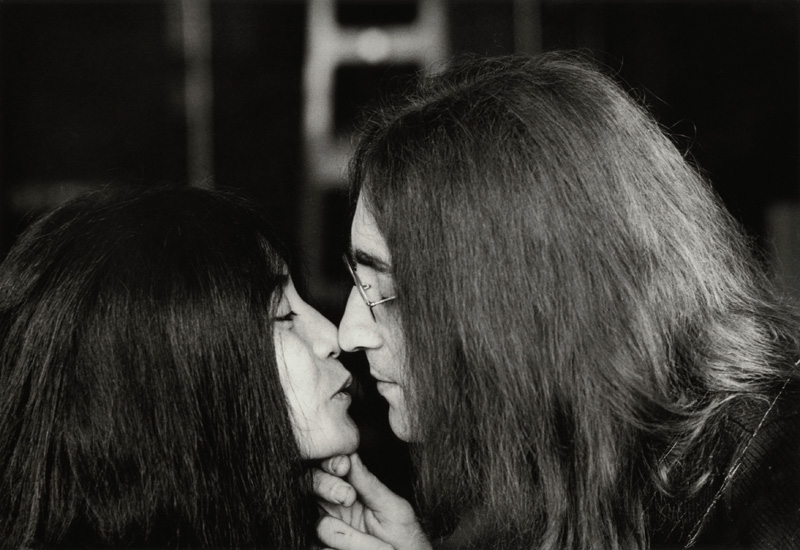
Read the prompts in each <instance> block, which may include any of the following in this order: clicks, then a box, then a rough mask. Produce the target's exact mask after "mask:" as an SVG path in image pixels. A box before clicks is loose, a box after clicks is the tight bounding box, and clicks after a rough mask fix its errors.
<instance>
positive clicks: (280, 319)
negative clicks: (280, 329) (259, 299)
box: [275, 311, 297, 323]
mask: <svg viewBox="0 0 800 550" xmlns="http://www.w3.org/2000/svg"><path fill="white" fill-rule="evenodd" d="M295 317H297V313H295V312H294V311H290V312H289V313H287V314H286V315H279V316H277V317H275V322H276V323H290V322H292V321H294V318H295Z"/></svg>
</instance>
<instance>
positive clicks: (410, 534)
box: [314, 454, 432, 550]
mask: <svg viewBox="0 0 800 550" xmlns="http://www.w3.org/2000/svg"><path fill="white" fill-rule="evenodd" d="M322 468H323V470H325V471H319V470H316V471H315V472H314V491H315V492H316V493H317V496H318V497H320V500H319V503H320V506H321V507H322V508H323V509H324V510H325V511H326V512H327V514H328V515H327V516H324V517H323V518H322V519H320V521H319V523H318V524H317V536H318V537H319V539H320V540H321V541H322V542H323V543H324V544H327V545H329V546H331V547H333V548H337V549H338V550H362V549H369V550H378V549H381V550H384V549H385V550H390V549H394V550H430V549H431V548H432V547H431V544H430V542H428V539H427V538H426V537H425V534H424V533H423V532H422V528H421V526H420V524H419V522H418V521H417V517H416V515H415V514H414V509H413V508H412V507H411V505H410V504H409V503H408V502H407V501H406V500H404V499H403V498H401V497H399V496H398V495H396V494H394V493H393V492H392V491H390V490H389V488H388V487H386V486H385V485H384V484H383V483H381V481H380V480H379V479H378V478H377V477H375V476H374V475H372V473H371V472H370V471H369V470H367V468H366V467H365V466H364V463H363V462H361V459H360V458H359V457H358V455H356V454H353V455H350V457H349V459H348V457H334V458H332V459H328V460H327V461H325V462H324V463H323V464H322ZM342 476H344V479H342ZM356 497H357V498H356Z"/></svg>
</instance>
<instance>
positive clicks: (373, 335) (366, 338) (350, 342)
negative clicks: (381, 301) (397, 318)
mask: <svg viewBox="0 0 800 550" xmlns="http://www.w3.org/2000/svg"><path fill="white" fill-rule="evenodd" d="M380 344H381V335H380V332H379V331H378V325H377V323H376V322H375V319H374V318H373V317H372V312H371V311H370V308H369V306H368V305H367V304H366V303H364V300H363V298H361V295H360V294H359V293H358V291H357V290H356V287H355V286H354V287H353V288H352V290H351V291H350V296H349V297H348V298H347V305H346V306H345V309H344V314H343V315H342V320H341V321H340V322H339V346H340V347H341V349H342V350H344V351H347V352H351V351H358V350H363V349H373V348H377V347H378V346H380Z"/></svg>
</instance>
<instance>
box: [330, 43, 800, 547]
mask: <svg viewBox="0 0 800 550" xmlns="http://www.w3.org/2000/svg"><path fill="white" fill-rule="evenodd" d="M351 177H352V191H353V197H354V199H357V202H356V209H355V214H354V217H353V223H352V227H351V256H352V258H351V263H352V264H353V265H352V266H351V267H352V269H353V270H354V275H355V276H356V277H357V278H358V282H357V285H363V286H362V287H361V288H360V289H359V288H357V289H354V291H353V292H352V293H351V296H350V300H349V302H348V305H347V310H346V311H345V314H344V317H343V319H342V322H341V325H340V336H339V338H340V340H339V341H340V344H341V347H342V349H343V350H346V351H353V350H359V349H363V350H365V352H366V355H367V358H368V360H369V362H370V367H371V372H372V373H373V375H374V376H376V378H378V380H379V382H378V388H379V391H381V393H382V394H383V395H384V397H386V399H387V401H388V402H389V407H390V409H389V419H390V422H391V425H392V427H393V428H394V430H395V432H396V433H397V435H398V436H400V437H401V438H403V439H406V440H408V441H411V442H412V450H413V454H414V463H415V473H416V477H417V480H416V481H417V491H416V495H417V498H418V500H419V505H420V509H421V517H422V519H423V524H424V525H425V526H426V529H427V533H428V535H430V536H433V537H438V536H447V537H449V538H448V540H449V543H450V544H451V545H452V546H454V547H462V546H463V547H465V548H504V549H506V548H510V549H517V548H530V549H552V550H557V549H558V550H562V549H571V550H577V549H585V550H588V549H590V548H595V549H597V548H603V549H626V550H629V549H633V548H648V547H650V546H651V545H657V544H659V543H663V544H666V545H669V547H682V546H688V545H692V544H697V545H699V546H702V545H706V544H707V545H722V546H723V547H725V548H732V547H736V548H738V547H755V548H786V547H798V546H800V534H799V533H798V531H797V525H800V466H799V465H800V461H799V460H797V458H798V457H800V414H798V407H800V405H799V404H800V401H799V400H798V399H799V398H800V392H798V387H799V384H798V369H797V362H798V360H800V343H799V341H798V339H799V338H800V322H799V321H798V316H797V313H796V311H795V310H794V309H793V307H792V306H791V305H789V303H788V301H787V300H786V299H785V298H784V297H783V296H782V295H781V292H780V291H779V290H778V289H777V288H776V287H775V286H774V285H773V284H772V282H771V281H770V280H769V278H768V276H767V275H766V274H765V272H764V270H763V268H762V267H761V266H760V264H759V262H758V261H756V259H755V258H754V255H753V252H752V251H751V248H750V243H749V242H748V239H747V238H746V237H745V235H744V234H743V232H742V230H741V229H740V227H739V226H738V224H737V223H736V222H735V221H734V219H733V218H732V216H731V215H730V214H729V213H728V212H727V211H726V210H725V209H724V208H723V206H722V204H721V202H720V200H719V199H718V197H717V196H715V194H714V193H713V191H712V189H711V187H710V186H709V185H708V184H707V182H706V181H704V179H703V177H702V176H701V175H700V173H699V172H698V171H697V170H696V169H694V168H693V167H692V166H691V164H690V163H689V162H688V161H687V159H686V158H685V157H684V155H683V154H681V152H680V151H679V150H678V149H677V148H676V146H675V145H674V144H673V143H672V142H671V141H670V139H669V138H668V137H667V136H665V134H664V133H663V132H662V131H661V129H660V128H659V127H658V125H657V124H656V123H655V122H654V121H653V120H652V119H651V118H650V117H649V116H648V115H647V114H646V112H645V111H644V110H643V109H642V108H641V107H639V106H638V105H637V104H636V103H635V102H634V101H633V100H632V99H631V98H630V97H629V96H628V95H626V94H625V93H624V92H623V91H622V90H621V89H620V87H619V86H618V85H617V84H616V83H615V82H614V81H613V80H612V79H611V78H609V77H607V76H605V75H604V74H602V73H601V72H600V71H599V70H597V69H596V68H594V67H593V66H591V65H590V64H589V63H587V62H585V61H583V60H581V59H578V58H576V57H574V56H569V55H564V54H558V53H551V54H546V55H542V56H538V57H534V58H523V57H511V58H498V59H484V60H469V61H466V62H464V63H462V64H459V65H457V66H455V67H454V68H452V69H449V70H447V71H445V72H444V73H443V74H441V75H438V76H434V77H432V78H430V79H427V80H425V81H423V83H422V84H421V86H420V87H419V88H418V89H417V90H416V91H415V92H413V93H412V94H410V95H409V96H408V97H406V98H404V99H403V100H401V101H399V102H398V103H397V104H396V105H394V106H390V107H386V108H385V109H383V110H381V111H379V112H376V113H375V114H374V116H373V117H372V118H370V119H369V121H368V122H367V125H366V128H365V131H364V134H363V137H362V139H361V141H360V142H359V144H358V147H357V150H356V153H355V157H354V160H353V163H352V172H351ZM369 293H372V294H371V295H370V294H369ZM359 294H361V295H362V296H359ZM381 300H386V301H384V302H381ZM365 301H366V302H368V303H367V304H366V305H365V303H364V302H365ZM370 304H372V305H370ZM353 467H355V468H356V470H357V471H356V472H355V473H354V474H351V477H350V482H351V483H352V484H353V486H354V487H355V488H356V489H357V490H359V491H360V493H361V495H360V499H361V500H360V501H359V502H357V503H356V506H357V507H359V506H360V507H362V508H364V507H366V508H365V509H362V510H361V511H360V512H359V514H355V515H354V516H348V515H346V514H340V513H339V512H340V510H337V509H336V507H331V508H330V511H331V513H332V514H333V515H334V516H337V515H339V516H341V517H343V518H345V519H347V518H351V519H352V518H356V519H355V520H353V521H351V525H350V526H349V527H351V528H352V527H356V528H357V529H356V530H348V529H347V527H348V526H346V525H343V524H342V523H341V522H339V521H338V520H337V519H336V518H333V517H332V518H329V519H326V520H325V521H324V522H322V523H321V524H320V534H321V535H322V537H323V540H326V542H327V544H329V545H332V546H342V547H345V546H346V544H347V543H349V542H350V541H353V540H360V538H359V537H361V538H363V537H368V536H376V537H378V538H384V539H385V540H388V541H389V542H391V543H392V545H393V546H394V547H395V548H397V549H400V548H420V547H425V546H426V545H427V542H424V541H423V540H422V539H421V538H420V537H419V536H418V531H417V529H418V527H419V526H418V525H417V524H416V522H415V521H414V518H413V513H412V511H411V509H410V507H408V506H407V505H405V506H403V505H402V504H404V503H400V504H398V501H397V499H396V497H392V496H391V495H390V494H388V493H387V492H385V491H383V492H382V491H380V490H378V489H376V486H377V484H376V483H375V480H374V479H371V480H370V479H369V478H368V476H367V474H366V472H365V471H364V470H363V466H362V465H361V463H360V462H359V461H357V460H355V461H354V464H353ZM344 469H345V470H346V467H345V468H344ZM353 476H355V477H353ZM365 480H367V481H369V482H368V483H367V482H366V481H365ZM393 511H394V512H396V513H397V514H396V517H395V518H394V519H393V513H394V512H393ZM364 517H366V518H368V519H367V520H364V519H362V518H364ZM397 518H400V520H402V521H400V520H398V523H399V524H402V525H400V528H397V529H396V530H394V531H393V529H394V528H395V527H397V525H394V527H393V523H392V522H393V521H394V520H395V519H397ZM331 526H336V527H337V529H338V533H339V534H342V533H345V534H347V536H346V537H345V536H344V535H342V536H337V535H336V534H335V533H334V534H333V535H332V534H331V533H332V531H331V530H330V528H331ZM404 529H405V531H404ZM398 533H400V536H398ZM409 533H410V534H409ZM365 540H369V539H368V538H367V539H365Z"/></svg>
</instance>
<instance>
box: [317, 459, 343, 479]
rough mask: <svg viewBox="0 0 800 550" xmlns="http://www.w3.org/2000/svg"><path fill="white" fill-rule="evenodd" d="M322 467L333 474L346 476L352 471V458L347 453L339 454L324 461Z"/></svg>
mask: <svg viewBox="0 0 800 550" xmlns="http://www.w3.org/2000/svg"><path fill="white" fill-rule="evenodd" d="M321 466H322V469H323V470H325V471H326V472H328V473H329V474H331V475H335V476H338V477H344V476H346V475H347V473H348V472H349V471H350V458H349V457H348V456H347V455H338V456H333V457H331V458H328V459H326V460H323V461H322V465H321Z"/></svg>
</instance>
